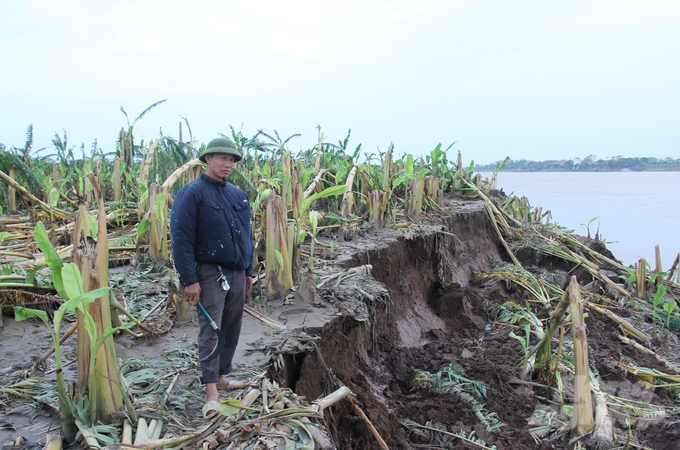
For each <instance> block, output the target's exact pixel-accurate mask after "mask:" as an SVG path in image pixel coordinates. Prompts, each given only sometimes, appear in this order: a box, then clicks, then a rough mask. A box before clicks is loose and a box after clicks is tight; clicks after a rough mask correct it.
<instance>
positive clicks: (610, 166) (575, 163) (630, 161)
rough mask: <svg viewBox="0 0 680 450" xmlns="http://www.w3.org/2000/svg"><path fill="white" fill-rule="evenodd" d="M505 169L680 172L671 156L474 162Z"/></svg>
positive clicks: (484, 168) (478, 167)
mask: <svg viewBox="0 0 680 450" xmlns="http://www.w3.org/2000/svg"><path fill="white" fill-rule="evenodd" d="M499 166H500V167H502V170H503V171H506V172H540V171H544V172H620V171H631V172H672V171H680V159H673V158H651V157H639V158H624V157H623V156H614V157H612V158H608V159H597V157H596V156H594V155H590V156H588V157H586V158H585V159H581V158H574V159H563V160H547V161H531V160H526V159H520V160H519V161H515V160H512V159H506V161H500V162H495V163H491V164H476V165H475V169H474V170H475V171H477V172H493V171H494V170H496V169H497V168H498V167H499Z"/></svg>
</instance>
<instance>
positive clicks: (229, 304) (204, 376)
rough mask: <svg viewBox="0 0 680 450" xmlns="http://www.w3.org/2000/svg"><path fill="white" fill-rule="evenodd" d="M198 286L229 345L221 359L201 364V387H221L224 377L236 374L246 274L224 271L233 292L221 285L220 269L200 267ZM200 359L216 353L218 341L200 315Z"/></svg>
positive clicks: (203, 265)
mask: <svg viewBox="0 0 680 450" xmlns="http://www.w3.org/2000/svg"><path fill="white" fill-rule="evenodd" d="M197 268H198V282H199V284H200V286H201V303H203V306H204V307H205V309H206V310H207V311H208V313H209V314H210V317H212V319H213V320H214V321H215V323H216V324H217V326H218V327H219V328H220V330H221V331H222V334H224V338H225V343H224V348H223V349H222V352H221V353H220V356H219V357H218V358H215V359H213V360H210V361H207V362H201V383H204V384H205V383H217V382H218V381H219V380H220V378H221V376H222V375H227V374H229V373H231V372H232V370H233V367H232V360H233V359H234V352H235V351H236V345H237V344H238V339H239V336H240V334H241V322H242V320H243V307H244V305H245V301H246V272H245V270H231V269H225V268H222V273H223V274H224V276H225V277H226V278H227V281H228V282H229V285H230V289H229V291H224V290H223V289H222V287H221V286H219V285H218V283H217V279H218V278H219V277H220V270H219V266H218V265H216V264H209V263H199V264H198V267H197ZM198 324H199V326H200V329H199V332H198V356H199V358H201V359H202V358H204V357H206V356H208V355H209V354H210V352H212V350H213V348H215V344H216V342H217V337H216V336H215V332H214V331H213V329H212V327H211V326H210V324H209V323H208V321H207V319H206V318H205V317H203V314H200V313H199V314H198Z"/></svg>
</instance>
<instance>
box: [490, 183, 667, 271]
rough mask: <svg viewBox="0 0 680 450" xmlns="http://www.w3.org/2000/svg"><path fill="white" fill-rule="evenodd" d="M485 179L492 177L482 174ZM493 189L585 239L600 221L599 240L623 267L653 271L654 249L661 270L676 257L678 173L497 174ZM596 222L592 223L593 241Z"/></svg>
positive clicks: (593, 226)
mask: <svg viewBox="0 0 680 450" xmlns="http://www.w3.org/2000/svg"><path fill="white" fill-rule="evenodd" d="M481 174H482V176H484V177H489V176H490V175H491V174H490V173H485V172H481ZM496 184H497V187H498V188H499V189H500V188H502V189H503V191H504V192H505V193H506V194H508V195H510V194H511V193H514V195H517V196H518V197H522V196H526V197H527V198H528V199H529V203H530V204H531V206H532V207H537V206H540V207H542V208H543V211H544V212H545V211H546V210H548V209H549V210H550V211H551V213H552V222H553V223H557V224H559V225H562V226H565V227H567V228H570V229H573V230H574V231H575V232H576V233H577V234H582V235H584V236H585V235H587V234H588V229H587V228H586V224H587V223H588V222H589V221H590V219H591V218H593V217H598V218H599V233H600V239H604V240H605V243H606V245H607V248H608V249H609V250H611V252H612V253H613V254H614V256H615V257H616V258H617V259H619V260H621V261H622V262H623V263H624V264H625V265H630V264H634V263H635V262H637V260H638V259H639V258H641V257H642V258H645V259H646V260H647V261H648V262H649V263H650V264H651V266H652V269H653V268H654V265H655V264H654V260H655V256H654V247H655V246H656V245H658V246H659V247H660V250H661V259H662V262H663V269H664V270H668V269H670V265H671V264H672V263H673V261H674V260H675V257H676V255H677V254H678V252H680V172H502V171H501V172H500V173H499V174H498V177H497V183H496ZM597 228H598V220H595V221H594V222H593V223H591V224H590V235H591V236H594V235H595V232H596V231H597Z"/></svg>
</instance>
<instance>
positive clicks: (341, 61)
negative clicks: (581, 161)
mask: <svg viewBox="0 0 680 450" xmlns="http://www.w3.org/2000/svg"><path fill="white" fill-rule="evenodd" d="M0 55H1V59H0V64H1V65H2V68H1V69H0V143H3V144H5V146H7V147H8V148H9V147H11V146H16V147H22V146H23V144H24V141H25V133H26V128H27V126H28V125H29V124H33V126H34V134H35V143H34V146H35V147H36V148H40V147H46V146H50V145H51V142H50V141H51V139H52V137H53V135H54V133H55V132H58V133H59V134H63V132H62V129H65V130H66V132H67V134H68V141H69V145H75V146H78V147H79V146H80V144H81V143H84V144H85V147H86V148H88V149H89V147H90V146H91V145H92V142H93V141H94V139H97V140H98V143H99V147H101V148H102V149H103V150H104V151H105V152H108V151H113V150H114V148H115V141H116V139H117V136H118V132H119V130H120V128H121V127H122V126H125V125H126V121H125V117H124V115H123V114H122V113H121V111H120V107H121V106H123V107H124V108H125V109H126V111H127V112H128V114H129V115H130V117H131V119H133V118H134V117H136V116H137V115H138V114H139V113H140V112H141V111H143V110H144V109H145V108H146V107H148V106H149V105H151V104H152V103H154V102H156V101H158V100H162V99H167V102H166V103H165V104H163V105H161V106H159V107H157V108H155V109H154V110H152V111H151V112H150V113H149V114H148V115H147V116H146V117H144V118H143V119H141V120H140V121H139V122H137V124H136V126H135V138H136V139H141V138H144V139H145V140H147V141H148V140H149V139H153V138H155V137H156V136H158V134H159V133H160V131H161V130H162V132H163V133H164V134H169V135H172V136H174V137H177V136H178V123H179V122H180V121H181V120H182V119H181V118H182V117H186V118H187V119H188V120H189V122H190V124H191V126H192V129H193V132H194V138H195V139H196V140H197V141H198V142H199V143H200V142H207V141H209V140H210V139H212V138H213V137H216V136H217V135H218V132H222V133H225V134H228V133H229V125H233V126H234V127H235V128H236V129H240V128H241V127H242V130H243V133H244V134H245V135H246V136H252V135H253V134H255V132H256V131H257V130H259V129H263V130H264V131H266V132H269V133H273V130H274V129H276V130H278V132H279V133H280V134H281V135H282V136H284V137H287V136H290V135H291V134H294V133H301V134H302V137H300V138H297V139H294V140H293V141H291V145H290V148H291V150H293V151H297V150H300V149H307V148H310V147H312V146H313V145H314V143H315V142H316V139H317V137H316V136H317V131H316V126H317V125H320V126H321V128H322V130H323V131H324V133H325V134H326V136H327V137H328V140H330V141H332V142H337V141H338V140H341V139H344V137H345V135H346V133H347V130H348V129H350V128H351V129H352V136H351V139H350V146H351V147H352V148H353V147H355V146H356V145H358V144H359V143H362V144H363V149H364V150H365V151H368V152H374V151H376V150H377V149H380V150H383V151H384V150H385V149H386V148H387V146H388V145H389V144H390V142H394V145H395V150H396V152H397V154H398V155H401V154H402V153H405V152H409V153H414V154H417V155H423V154H425V153H427V152H429V151H431V150H432V149H433V148H434V147H435V146H436V144H437V143H439V142H441V143H443V144H444V145H445V146H448V145H449V144H451V143H453V142H456V144H455V145H454V147H453V149H459V150H461V152H462V154H463V158H464V160H465V162H466V164H467V162H469V160H470V159H474V160H475V161H476V162H478V163H488V162H492V161H496V160H499V159H503V158H504V157H505V156H510V157H511V158H512V159H535V160H544V159H566V158H572V157H576V156H580V157H585V156H588V155H591V154H594V155H597V156H598V157H601V158H605V157H611V156H615V155H623V156H657V157H668V156H670V157H673V158H679V157H680V120H679V119H680V1H678V0H655V1H649V0H647V1H629V0H612V1H598V0H590V1H578V0H550V1H546V0H539V1H520V0H516V1H507V0H498V1H452V0H449V1H438V0H423V1H407V0H394V1H374V0H360V1H355V0H343V1H332V2H331V1H321V0H310V1H298V0H287V1H257V0H250V1H248V2H244V1H238V2H237V1H192V2H188V1H183V2H179V1H174V0H158V1H151V0H134V1H127V0H118V1H115V2H103V1H99V2H94V1H76V0H60V1H52V0H9V1H8V0H4V1H2V4H1V5H0ZM186 136H187V134H186V129H185V134H184V137H185V138H186ZM453 154H454V152H451V153H450V156H453Z"/></svg>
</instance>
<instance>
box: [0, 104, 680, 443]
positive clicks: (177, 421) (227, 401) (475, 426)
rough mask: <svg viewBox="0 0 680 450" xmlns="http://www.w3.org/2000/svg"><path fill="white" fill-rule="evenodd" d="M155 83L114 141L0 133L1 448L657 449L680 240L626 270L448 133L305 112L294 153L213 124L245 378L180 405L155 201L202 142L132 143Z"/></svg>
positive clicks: (664, 420)
mask: <svg viewBox="0 0 680 450" xmlns="http://www.w3.org/2000/svg"><path fill="white" fill-rule="evenodd" d="M161 103H162V102H158V103H155V104H153V105H151V106H150V107H149V108H148V109H147V110H145V111H143V112H142V113H141V114H140V115H139V116H138V117H136V118H135V119H134V120H132V121H130V120H128V122H127V125H126V126H125V127H123V128H122V129H121V130H120V133H119V137H118V140H117V144H116V146H115V148H110V149H105V150H102V148H100V147H99V145H98V144H97V143H96V142H95V143H94V144H93V145H92V146H91V147H90V148H86V147H85V146H84V145H80V146H73V145H71V143H69V142H68V140H67V134H66V132H63V133H62V134H61V135H60V134H55V136H54V139H53V141H52V145H51V146H50V147H49V148H45V149H35V148H34V146H33V130H32V127H29V128H28V130H27V136H26V142H25V144H24V146H23V148H19V147H16V146H6V145H3V144H0V178H1V182H0V213H1V215H0V269H1V271H2V273H1V274H0V306H1V307H2V315H0V335H1V336H2V346H3V352H2V353H4V356H2V357H0V405H1V406H2V410H1V411H0V438H2V443H3V444H4V445H6V446H8V448H26V447H27V446H32V447H35V446H44V447H45V448H52V449H58V448H61V447H62V446H66V445H71V444H72V443H78V444H79V445H80V446H82V447H87V448H103V447H106V448H110V449H114V448H115V449H128V448H129V449H139V448H149V449H151V448H166V449H171V448H172V449H179V448H206V449H216V448H226V449H276V448H281V449H284V448H285V449H288V448H291V449H293V448H304V449H315V448H319V449H332V448H338V449H387V448H392V449H402V448H403V449H408V448H432V449H440V448H461V449H462V448H465V449H472V448H481V449H498V450H501V449H519V448H526V449H529V448H536V449H539V448H540V449H543V448H556V449H575V448H598V449H614V448H626V449H628V448H631V449H635V448H638V449H671V448H677V447H675V446H676V445H677V440H678V438H680V427H678V426H677V422H678V421H679V420H680V351H679V350H680V342H679V340H678V337H679V333H678V330H679V329H680V313H679V312H678V308H677V306H678V303H677V302H678V296H680V284H679V283H680V274H679V273H678V272H679V265H680V263H679V261H678V258H676V260H675V262H674V264H673V266H672V267H667V268H664V267H661V258H660V256H657V258H656V260H655V261H645V260H644V259H641V260H640V261H639V262H638V263H637V264H635V265H634V266H630V267H627V266H624V265H623V264H621V263H620V262H619V261H618V260H617V259H616V257H615V256H614V255H612V254H611V253H610V252H609V251H608V250H607V248H606V246H605V245H604V244H603V243H602V242H600V241H598V240H597V239H591V238H590V237H583V236H579V235H576V234H574V233H573V231H572V230H568V229H565V228H564V227H560V226H558V225H556V224H554V223H552V218H551V214H550V211H548V210H545V211H544V210H542V209H541V208H535V207H532V206H531V204H530V201H529V200H528V199H527V198H526V197H518V196H516V195H513V194H509V195H508V194H506V193H505V192H503V191H502V190H499V189H497V187H496V183H495V175H496V174H497V173H498V171H500V170H501V169H502V168H503V163H499V164H497V165H496V167H495V172H494V175H493V176H492V177H491V178H490V179H482V178H481V177H480V176H479V175H474V174H473V170H472V169H473V168H474V163H471V162H468V163H467V165H466V164H464V161H463V156H462V155H461V153H460V152H457V151H456V152H455V154H452V153H453V152H454V151H453V150H452V149H451V147H448V148H446V147H445V146H442V145H441V144H436V143H435V145H432V147H431V148H432V150H431V151H430V150H428V151H427V152H425V153H424V154H425V156H424V157H419V156H414V155H412V154H401V155H400V154H398V152H397V151H395V149H394V148H393V146H389V147H388V148H387V149H386V150H385V151H376V152H375V153H369V152H366V151H364V150H363V149H362V147H361V145H355V144H350V142H351V138H352V136H351V135H350V133H349V132H348V133H347V136H346V137H344V138H343V139H340V140H337V138H329V137H327V136H325V134H324V133H323V131H322V130H321V128H318V129H317V133H318V140H317V143H316V145H314V147H312V148H310V149H306V150H297V151H295V150H292V149H293V148H294V146H295V143H296V138H297V137H299V135H292V136H289V137H286V136H281V135H280V134H279V133H278V132H277V131H273V132H271V133H270V132H265V131H259V132H257V133H256V134H255V135H254V136H252V137H246V136H244V135H243V134H242V132H240V131H237V130H235V129H234V128H232V127H230V128H229V130H225V134H224V136H226V137H229V138H230V139H232V140H233V142H234V143H235V144H236V146H237V148H238V150H239V151H240V152H241V154H242V155H243V159H242V160H241V161H240V162H239V163H238V164H237V166H236V168H235V169H234V171H233V172H232V173H231V175H230V178H229V181H230V182H232V183H234V184H235V185H237V186H238V187H239V188H241V189H242V190H243V191H244V192H245V193H246V194H247V195H248V197H249V199H250V203H251V207H252V211H253V217H252V219H253V220H252V227H253V235H254V236H255V254H256V255H255V259H256V260H255V261H254V263H255V273H254V278H255V283H254V288H253V291H252V292H251V295H250V297H249V298H248V299H247V302H246V303H247V304H246V312H247V313H248V314H246V317H245V318H244V325H243V329H244V331H243V332H242V335H243V336H242V340H241V343H240V344H239V352H237V356H236V358H235V365H236V370H235V373H234V375H237V376H238V377H240V378H243V379H247V380H249V381H250V386H249V387H246V388H244V389H241V390H238V391H229V394H230V396H229V397H227V398H225V397H224V394H223V397H222V401H221V403H220V407H219V412H220V414H218V415H217V416H216V417H214V418H211V419H207V420H206V419H203V418H202V416H201V414H200V409H201V405H202V401H203V400H202V399H203V397H204V392H203V387H202V386H201V385H200V382H199V381H198V374H199V372H200V370H199V367H200V366H199V360H198V354H197V346H196V342H195V341H196V339H195V337H196V335H197V333H198V325H197V323H196V320H195V318H196V312H195V311H194V310H193V308H192V307H190V305H189V302H188V301H186V299H184V297H183V293H182V290H181V286H180V285H179V281H178V278H177V276H176V274H175V273H174V271H173V262H172V258H171V254H172V252H171V251H170V250H171V249H170V248H169V247H170V245H171V244H170V239H169V219H170V216H171V214H172V205H173V197H174V195H175V194H176V193H177V192H178V190H179V189H180V188H181V187H182V186H184V185H185V184H187V183H188V182H190V181H192V180H194V179H195V178H197V177H198V176H199V175H200V174H201V172H202V171H203V170H204V168H205V166H204V164H203V163H201V162H200V161H199V160H198V159H197V157H198V156H199V155H200V154H201V152H202V151H203V150H204V144H201V143H198V142H197V141H196V140H195V139H194V138H193V136H192V133H191V128H190V126H189V122H188V121H186V120H185V122H184V125H185V126H184V129H186V130H188V137H187V136H184V137H182V136H180V137H179V138H175V137H171V136H158V137H157V138H156V139H154V140H152V141H150V142H144V141H138V140H136V139H135V136H134V126H135V124H136V122H137V121H138V120H140V119H142V118H143V117H144V116H145V115H146V114H147V113H148V112H149V111H150V110H151V109H153V108H154V107H156V106H158V105H160V104H161ZM123 113H124V114H125V118H126V119H127V118H128V116H127V113H126V112H125V111H124V110H123ZM180 134H181V133H180ZM0 139H1V137H0ZM334 139H335V140H334ZM507 161H508V160H506V161H505V163H507ZM658 254H659V249H657V255H658ZM679 256H680V255H679Z"/></svg>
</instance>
